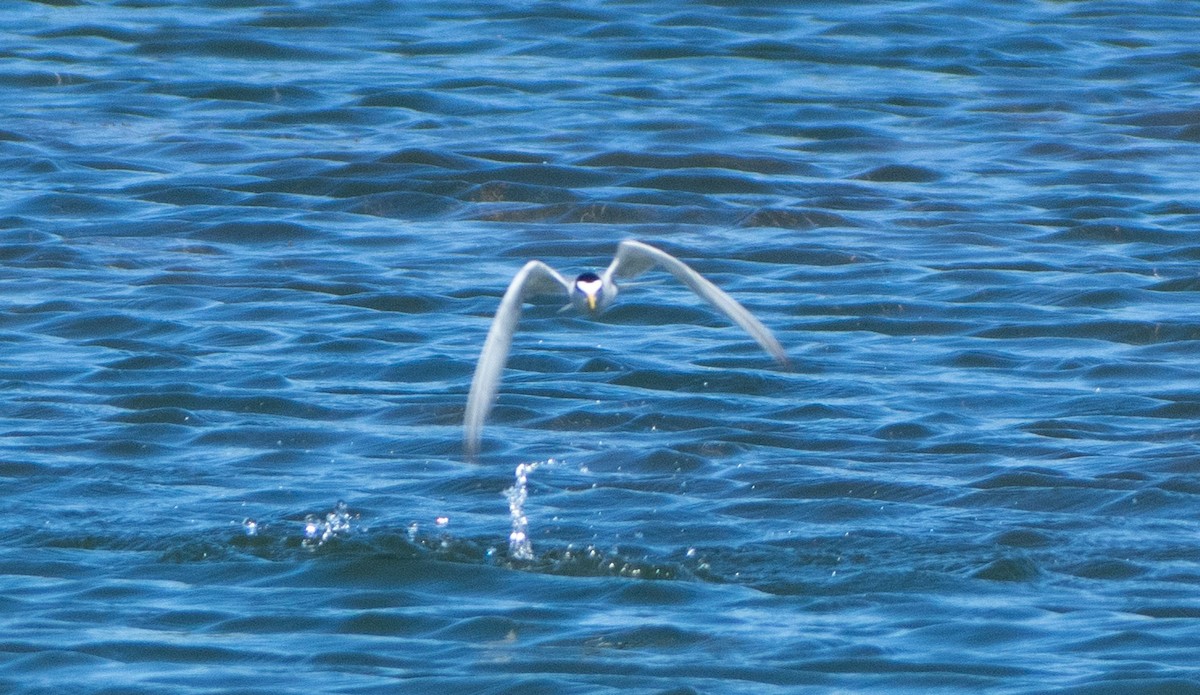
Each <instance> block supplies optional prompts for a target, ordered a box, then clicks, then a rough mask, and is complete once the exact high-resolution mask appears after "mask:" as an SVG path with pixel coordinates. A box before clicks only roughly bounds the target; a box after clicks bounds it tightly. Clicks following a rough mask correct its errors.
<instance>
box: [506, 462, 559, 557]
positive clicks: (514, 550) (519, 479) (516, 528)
mask: <svg viewBox="0 0 1200 695" xmlns="http://www.w3.org/2000/svg"><path fill="white" fill-rule="evenodd" d="M555 463H558V462H557V461H555V460H554V459H546V460H545V461H535V462H533V463H522V464H518V465H517V469H516V471H515V473H514V480H513V486H512V487H510V488H508V489H507V490H505V491H504V496H505V497H507V498H508V513H509V515H510V516H512V531H511V532H510V533H509V534H508V557H509V558H511V559H513V560H532V559H533V557H534V555H533V542H532V541H530V540H529V518H528V517H527V516H525V501H526V500H527V499H528V498H529V490H528V483H529V474H530V473H532V472H533V471H534V470H536V469H537V468H539V467H541V466H542V465H554V464H555Z"/></svg>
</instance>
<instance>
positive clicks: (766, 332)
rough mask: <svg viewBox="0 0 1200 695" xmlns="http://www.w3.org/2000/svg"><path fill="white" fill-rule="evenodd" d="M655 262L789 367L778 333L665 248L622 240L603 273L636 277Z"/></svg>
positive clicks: (608, 278)
mask: <svg viewBox="0 0 1200 695" xmlns="http://www.w3.org/2000/svg"><path fill="white" fill-rule="evenodd" d="M654 266H660V267H661V268H662V269H663V270H666V271H667V272H668V273H670V274H672V275H674V276H675V278H676V279H677V280H679V281H680V282H682V283H683V284H685V285H687V286H688V287H689V288H691V290H692V291H693V292H695V293H696V294H698V295H700V297H701V298H703V299H704V300H706V301H707V302H708V303H709V304H712V305H713V307H714V308H716V309H717V311H720V312H721V313H722V314H725V315H726V316H728V317H729V320H731V321H733V322H734V323H736V324H737V325H739V326H741V327H742V328H743V329H744V330H745V331H746V332H747V333H749V334H750V337H751V338H754V340H755V341H756V342H757V343H758V344H759V345H761V346H762V348H763V349H764V350H766V351H767V352H768V353H770V354H771V356H772V357H774V358H775V361H776V362H778V363H779V364H780V365H781V366H784V367H787V366H788V365H789V364H790V362H789V360H788V357H787V353H786V352H784V350H783V346H782V345H780V344H779V341H778V340H776V338H775V334H774V333H771V330H770V329H769V328H767V327H766V326H764V325H763V324H762V322H761V321H759V320H758V319H757V318H755V317H754V314H751V313H750V310H749V309H747V308H746V307H744V306H742V305H741V304H740V303H738V301H737V300H736V299H734V298H733V297H730V296H729V295H728V294H726V293H725V291H724V290H722V289H721V288H720V287H717V286H716V285H714V284H712V283H711V282H709V281H708V280H707V279H706V278H705V277H704V276H703V275H701V274H700V273H697V272H696V271H694V270H692V269H691V267H689V266H688V265H687V264H686V263H684V262H683V261H681V260H679V259H678V258H676V257H674V256H672V255H671V254H669V253H667V252H666V251H663V250H661V249H657V248H655V247H653V246H651V245H649V244H643V243H642V242H640V241H634V240H632V239H627V240H625V241H622V242H621V243H620V244H619V245H618V246H617V254H616V256H614V257H613V261H612V263H610V264H609V266H608V269H606V270H605V271H604V277H605V279H607V280H610V281H615V280H616V279H617V278H622V279H624V278H634V277H637V276H638V275H641V274H642V273H644V272H646V271H647V270H650V269H651V268H653V267H654Z"/></svg>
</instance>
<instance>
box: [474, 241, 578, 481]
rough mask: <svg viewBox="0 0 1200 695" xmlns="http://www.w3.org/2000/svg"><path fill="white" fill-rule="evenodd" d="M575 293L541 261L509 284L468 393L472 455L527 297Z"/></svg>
mask: <svg viewBox="0 0 1200 695" xmlns="http://www.w3.org/2000/svg"><path fill="white" fill-rule="evenodd" d="M556 292H566V293H567V294H568V295H569V294H570V292H571V284H570V283H569V282H567V279H566V278H564V277H563V276H562V275H561V274H559V272H558V271H556V270H555V269H553V268H551V267H550V266H548V265H546V264H545V263H542V262H541V261H529V262H528V263H526V264H525V266H524V267H522V268H521V270H520V271H518V272H517V274H516V275H514V276H513V279H512V282H510V283H509V284H508V290H507V291H505V293H504V298H503V299H501V300H500V308H498V309H496V316H495V318H493V319H492V327H491V329H490V330H488V335H487V340H486V341H484V343H483V351H482V352H480V353H479V363H478V364H476V365H475V376H474V378H472V379H471V392H470V393H469V394H468V395H467V409H466V413H465V415H464V416H463V448H464V449H465V451H466V454H467V456H468V457H474V456H475V454H477V453H478V452H479V442H480V440H481V439H482V437H483V422H484V420H486V419H487V416H488V413H489V412H491V410H492V403H493V402H495V400H496V393H497V392H498V391H499V390H500V375H501V373H502V372H503V371H504V364H505V362H507V361H508V349H509V348H510V347H512V339H513V333H515V332H516V330H517V321H519V320H520V318H521V305H522V304H523V303H524V302H525V298H526V297H529V296H531V295H535V294H552V293H556Z"/></svg>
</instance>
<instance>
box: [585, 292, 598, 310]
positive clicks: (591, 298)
mask: <svg viewBox="0 0 1200 695" xmlns="http://www.w3.org/2000/svg"><path fill="white" fill-rule="evenodd" d="M587 302H588V311H595V310H596V295H594V294H589V295H588V296H587Z"/></svg>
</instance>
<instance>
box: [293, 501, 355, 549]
mask: <svg viewBox="0 0 1200 695" xmlns="http://www.w3.org/2000/svg"><path fill="white" fill-rule="evenodd" d="M349 531H350V506H349V505H347V504H346V503H345V502H343V501H342V500H338V503H337V504H336V505H334V507H333V511H331V512H329V513H328V514H326V515H325V518H324V519H321V518H320V517H319V516H318V515H316V514H309V515H308V516H306V517H304V541H303V544H304V547H306V548H315V547H318V546H320V545H323V544H324V543H325V542H326V541H328V540H329V539H331V538H335V537H337V536H338V535H339V534H344V533H347V532H349Z"/></svg>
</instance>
